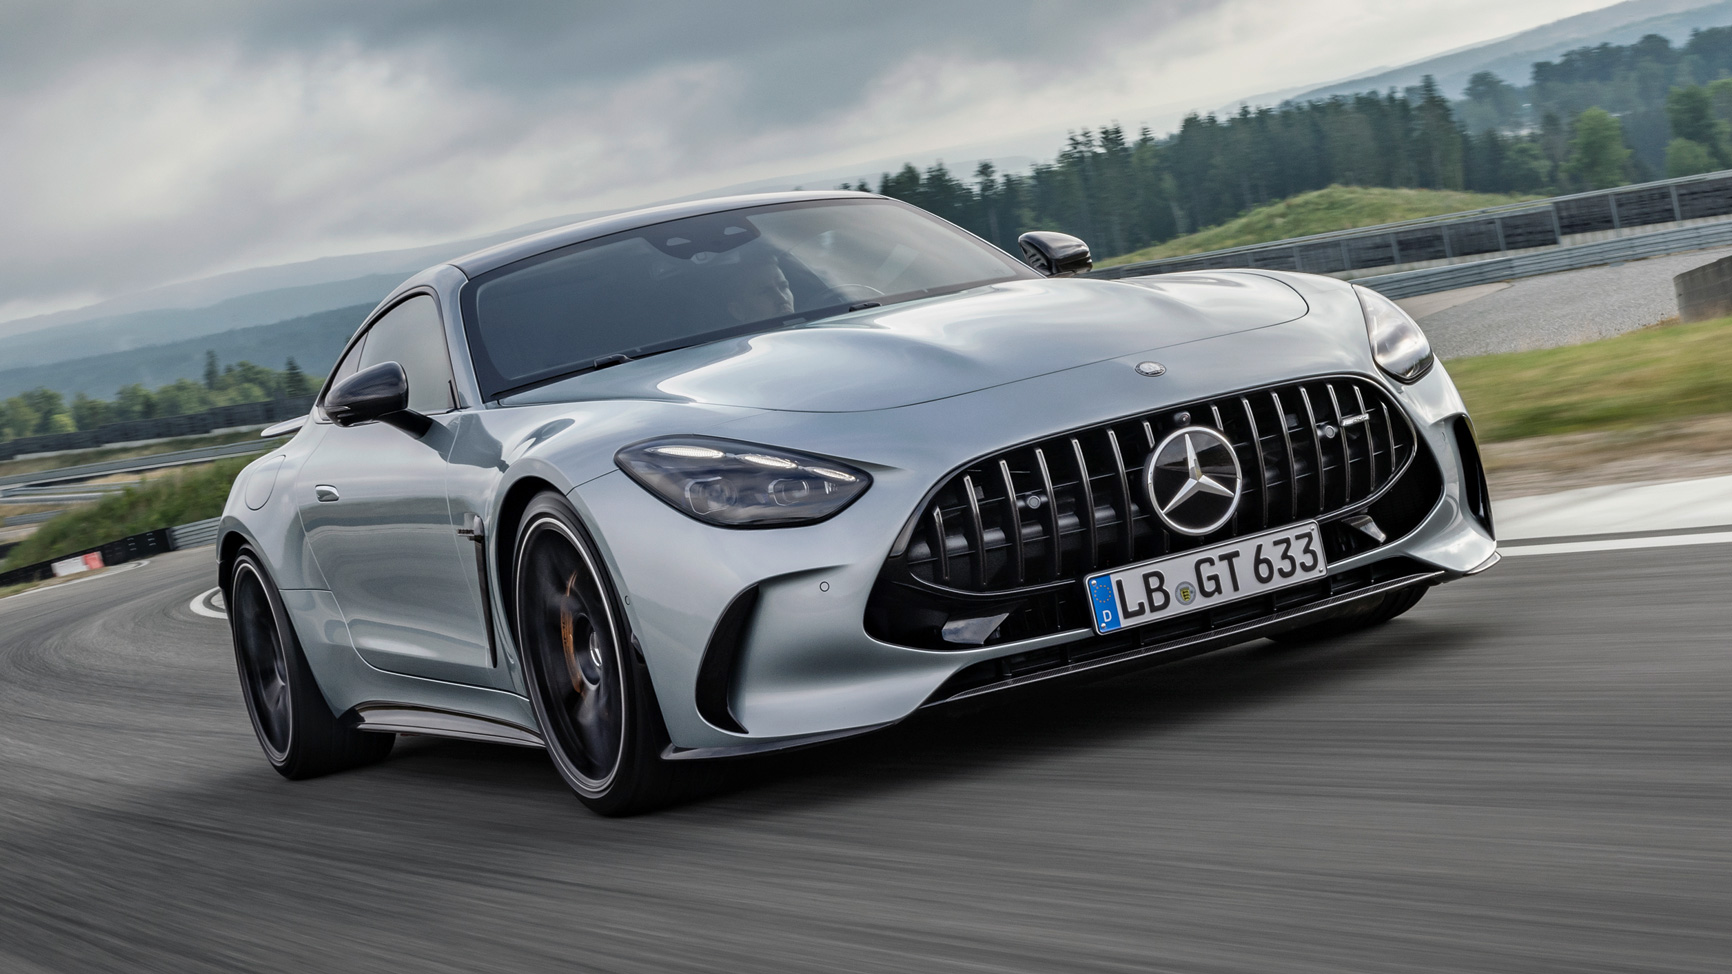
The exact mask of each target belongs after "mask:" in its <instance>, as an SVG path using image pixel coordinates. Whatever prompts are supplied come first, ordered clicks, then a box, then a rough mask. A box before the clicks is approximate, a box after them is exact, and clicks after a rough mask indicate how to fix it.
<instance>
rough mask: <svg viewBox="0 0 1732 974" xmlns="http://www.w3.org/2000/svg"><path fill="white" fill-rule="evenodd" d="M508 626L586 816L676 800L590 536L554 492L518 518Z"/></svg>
mask: <svg viewBox="0 0 1732 974" xmlns="http://www.w3.org/2000/svg"><path fill="white" fill-rule="evenodd" d="M512 564H513V571H512V576H511V577H512V585H513V588H514V590H515V597H514V599H513V602H514V607H513V608H514V612H513V626H514V630H515V635H516V640H517V648H518V655H519V657H520V658H521V660H522V664H523V672H524V682H525V683H526V684H527V687H528V690H529V699H530V702H531V703H532V705H533V706H534V708H535V717H536V720H537V721H538V722H539V723H540V724H541V733H542V738H543V739H544V740H545V741H546V743H547V753H548V756H549V757H550V758H551V759H552V760H553V765H554V767H555V768H556V769H558V771H559V775H560V777H561V778H563V779H565V783H566V784H567V785H569V786H571V790H572V791H574V792H576V793H577V797H578V798H579V800H581V801H582V802H583V803H584V804H585V805H587V806H588V807H589V808H590V810H591V811H594V812H597V813H599V814H601V815H609V816H621V815H633V814H637V813H639V812H645V811H649V810H651V809H653V808H656V807H659V806H661V805H663V804H666V803H667V802H668V801H670V800H672V798H673V793H674V784H675V776H676V769H674V768H673V767H671V766H670V765H669V763H668V762H667V761H665V760H663V759H662V756H661V754H662V749H663V748H665V747H666V746H667V743H668V735H667V728H666V725H665V724H664V723H663V722H662V716H661V709H660V708H659V707H658V706H657V705H656V698H655V691H654V688H653V687H652V686H651V685H650V678H649V670H648V668H647V667H645V665H644V662H643V660H642V659H641V658H640V657H639V654H638V653H637V651H635V649H634V648H633V643H632V639H631V631H630V625H629V623H628V622H627V621H626V617H625V613H624V611H622V607H621V602H620V599H619V594H618V592H617V591H616V590H615V588H614V585H613V580H612V579H611V578H610V577H609V575H608V572H607V568H606V565H605V564H604V563H603V562H602V560H601V557H600V554H599V553H598V552H597V550H596V547H595V544H594V542H593V541H591V540H590V536H589V532H587V531H586V530H584V528H583V525H582V524H580V523H579V522H578V519H577V516H576V514H574V513H573V512H572V510H571V507H570V506H569V505H568V504H566V502H565V499H564V498H563V497H560V496H559V495H558V494H555V493H552V492H547V493H543V494H541V495H539V496H537V497H536V498H534V499H533V500H531V501H530V503H529V506H528V507H527V508H525V510H524V512H523V520H522V527H521V528H520V529H519V532H518V537H517V545H516V550H515V555H514V557H513V559H512Z"/></svg>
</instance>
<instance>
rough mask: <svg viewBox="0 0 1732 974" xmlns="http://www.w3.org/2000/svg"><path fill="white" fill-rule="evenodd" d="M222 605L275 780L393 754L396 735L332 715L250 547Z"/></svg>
mask: <svg viewBox="0 0 1732 974" xmlns="http://www.w3.org/2000/svg"><path fill="white" fill-rule="evenodd" d="M227 599H228V616H229V632H230V634H231V635H232V636H233V637H234V644H235V663H236V664H237V666H238V667H239V669H240V677H241V693H242V695H243V696H244V697H245V698H246V702H247V713H248V715H249V716H251V717H252V721H253V730H254V732H256V733H257V734H258V738H259V746H260V747H262V748H264V752H265V758H266V760H268V761H270V763H271V767H273V768H275V769H277V773H278V774H280V775H282V776H283V777H285V778H292V779H299V778H314V777H317V776H319V775H322V774H330V773H331V772H333V771H341V770H343V769H345V768H353V767H356V766H359V765H363V764H371V763H373V762H374V761H378V760H380V759H382V758H384V757H385V755H387V754H389V753H391V745H392V744H393V743H394V742H395V741H396V737H395V735H392V734H374V733H368V732H364V731H358V730H355V729H354V728H352V727H349V726H347V725H345V724H344V723H343V722H342V721H340V720H339V719H338V718H337V717H336V716H335V715H334V714H332V713H331V708H330V707H329V706H328V705H327V704H326V703H325V697H324V694H323V693H322V692H321V691H320V690H319V684H318V682H317V681H316V680H315V679H314V678H313V671H312V668H311V667H309V666H308V665H307V658H306V656H305V655H304V654H303V653H302V652H301V643H300V640H299V639H297V638H296V637H295V628H294V625H293V624H292V623H291V622H290V621H289V614H288V612H287V611H286V610H285V609H284V608H283V600H282V596H281V595H279V594H278V593H277V587H276V584H275V583H274V582H272V581H271V577H270V574H269V573H268V572H266V571H265V567H264V564H263V563H262V562H261V561H260V559H259V557H258V555H257V554H256V553H255V552H254V551H253V550H252V549H250V548H243V549H242V550H241V552H240V554H239V555H238V556H237V557H236V558H235V562H234V567H233V568H232V569H231V571H230V573H229V587H228V596H227Z"/></svg>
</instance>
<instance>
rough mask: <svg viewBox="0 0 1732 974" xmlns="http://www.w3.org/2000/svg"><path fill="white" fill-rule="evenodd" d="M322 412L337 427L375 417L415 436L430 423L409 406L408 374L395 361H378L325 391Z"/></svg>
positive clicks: (371, 420) (372, 419)
mask: <svg viewBox="0 0 1732 974" xmlns="http://www.w3.org/2000/svg"><path fill="white" fill-rule="evenodd" d="M325 412H326V414H327V415H329V416H330V417H331V422H333V423H336V424H337V425H338V426H356V425H359V424H361V423H371V422H373V421H375V420H377V421H379V422H384V423H389V424H391V425H392V426H395V427H398V428H399V429H402V430H403V431H405V432H407V433H412V434H414V435H415V436H420V435H422V434H423V433H426V432H427V430H428V428H429V427H431V426H432V425H433V421H432V420H430V419H428V418H427V417H425V416H423V415H421V414H420V413H417V412H415V411H413V410H411V409H410V408H409V376H408V375H406V374H404V372H403V367H402V366H401V365H398V364H397V363H396V362H380V363H379V364H378V365H372V366H368V367H367V368H364V369H362V370H361V371H359V372H356V373H355V374H354V375H351V376H349V377H347V378H345V379H342V380H340V381H338V383H337V384H336V385H334V386H332V387H331V391H330V392H328V393H326V394H325Z"/></svg>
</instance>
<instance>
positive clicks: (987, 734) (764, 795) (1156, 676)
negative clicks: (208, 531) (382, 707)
mask: <svg viewBox="0 0 1732 974" xmlns="http://www.w3.org/2000/svg"><path fill="white" fill-rule="evenodd" d="M1482 635H1483V634H1482V633H1480V632H1478V631H1477V630H1476V628H1475V627H1473V626H1472V625H1471V624H1469V625H1463V624H1461V623H1460V622H1459V620H1451V621H1450V622H1448V623H1443V622H1441V621H1435V622H1434V621H1428V620H1425V619H1423V618H1413V617H1409V618H1406V619H1402V620H1399V621H1397V622H1395V623H1391V624H1389V625H1387V626H1384V627H1382V628H1380V629H1377V630H1374V631H1372V632H1367V633H1362V634H1358V635H1356V636H1352V637H1347V638H1342V639H1335V640H1328V641H1322V642H1317V643H1310V644H1305V645H1284V644H1279V643H1273V642H1269V641H1266V640H1258V641H1256V642H1253V643H1248V644H1245V645H1242V646H1238V647H1233V648H1230V649H1225V650H1221V651H1218V652H1215V653H1210V654H1207V655H1204V656H1199V657H1193V658H1191V659H1187V660H1183V661H1180V662H1176V663H1172V664H1169V665H1166V666H1157V667H1152V668H1148V669H1143V670H1138V671H1133V672H1128V673H1123V672H1121V673H1118V674H1108V675H1105V676H1102V677H1099V678H1094V679H1070V680H1057V681H1053V682H1051V683H1049V684H1037V685H1034V686H1030V687H1027V688H1024V689H1021V690H1017V691H1011V692H1006V693H1002V694H995V695H992V696H988V697H984V698H981V699H980V700H979V701H977V702H970V703H962V704H954V705H949V706H946V707H940V708H934V709H933V710H931V711H922V712H919V713H917V714H916V715H915V716H913V717H912V718H910V719H909V720H907V721H904V722H903V723H902V724H899V725H897V726H895V727H890V728H887V729H885V730H882V731H877V732H874V733H871V734H867V735H863V736H861V737H858V738H853V739H849V740H844V741H839V742H835V743H830V744H825V745H820V746H817V747H813V748H808V749H804V750H799V751H794V752H787V753H782V754H775V755H766V756H761V757H754V758H742V759H733V760H725V761H720V762H713V763H712V767H711V768H710V770H709V772H708V773H702V774H700V775H698V776H697V778H698V780H697V781H695V782H694V783H693V784H692V785H691V786H690V787H689V788H688V789H687V794H686V795H685V796H684V797H683V798H682V800H681V801H680V802H679V803H677V804H678V805H685V806H694V805H695V806H697V807H698V808H702V807H705V806H708V807H710V808H712V809H715V810H721V809H724V808H725V809H727V810H729V811H730V812H739V813H746V814H751V809H752V808H753V807H754V806H759V805H763V804H765V803H769V804H770V805H773V806H774V807H778V808H781V807H787V805H788V804H789V803H797V804H809V803H822V802H828V801H835V800H849V799H851V798H853V797H857V796H860V795H863V794H865V795H870V794H872V793H874V792H880V791H884V790H891V789H903V788H910V787H918V786H920V785H922V784H923V783H927V782H934V781H950V780H955V779H956V778H957V777H958V776H965V775H971V774H989V773H992V772H993V771H994V770H995V769H999V768H1003V767H1005V766H1007V765H1014V764H1017V763H1019V762H1025V761H1031V760H1045V759H1049V758H1051V757H1054V756H1062V755H1063V754H1064V753H1065V752H1066V751H1067V750H1077V751H1082V750H1087V749H1091V748H1096V747H1101V746H1105V745H1110V744H1111V743H1112V742H1113V741H1115V740H1118V739H1122V738H1125V737H1129V736H1146V735H1149V734H1151V733H1154V734H1161V733H1165V732H1169V731H1174V730H1177V729H1179V728H1182V727H1184V726H1187V725H1189V724H1192V723H1195V722H1198V721H1206V720H1213V719H1217V718H1220V717H1223V716H1226V715H1229V714H1232V713H1238V712H1243V711H1245V710H1247V709H1252V708H1257V707H1261V706H1265V705H1268V704H1270V703H1271V702H1274V701H1277V700H1282V699H1286V698H1291V697H1298V696H1303V695H1306V694H1310V693H1315V692H1318V691H1320V690H1322V689H1324V688H1325V687H1327V686H1329V685H1331V684H1334V683H1338V682H1341V681H1346V680H1352V679H1356V678H1359V677H1363V676H1366V675H1369V674H1371V673H1374V672H1379V671H1385V670H1389V669H1392V668H1399V667H1413V666H1423V665H1425V664H1427V663H1428V662H1431V661H1435V660H1437V659H1438V658H1439V657H1440V655H1443V654H1450V653H1454V652H1457V651H1460V650H1463V649H1466V648H1468V647H1469V646H1471V645H1472V644H1473V643H1474V642H1476V641H1478V640H1479V639H1480V637H1481V636H1482ZM384 768H391V769H392V770H393V772H394V773H397V774H405V775H409V776H412V777H414V778H416V779H420V780H426V781H428V782H429V783H432V782H434V781H444V782H446V783H447V785H449V784H450V783H452V782H455V781H463V782H464V788H465V790H468V789H469V788H470V787H471V786H474V787H477V788H481V789H496V790H498V792H499V795H500V798H501V799H502V800H503V799H505V798H506V797H507V796H508V795H509V794H511V793H512V792H519V793H529V792H533V793H543V792H544V791H545V790H546V789H548V788H553V789H555V790H559V791H563V785H561V784H560V782H559V781H558V778H557V777H556V776H555V775H554V773H553V771H552V768H551V766H550V765H549V764H548V762H547V759H546V757H545V755H543V754H542V753H541V752H539V751H534V750H528V749H520V748H509V747H500V746H493V745H483V744H469V743H465V742H459V741H442V740H437V739H432V738H406V739H402V740H401V741H400V742H399V744H398V747H397V750H396V751H395V752H394V753H393V755H392V757H391V758H390V759H389V761H388V762H387V764H386V765H385V766H384ZM384 768H381V769H380V770H381V771H383V770H384Z"/></svg>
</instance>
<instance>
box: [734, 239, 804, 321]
mask: <svg viewBox="0 0 1732 974" xmlns="http://www.w3.org/2000/svg"><path fill="white" fill-rule="evenodd" d="M730 283H732V284H733V285H734V296H733V297H732V298H730V299H729V300H728V314H729V315H731V316H732V317H733V319H734V320H735V321H737V322H739V323H741V324H746V323H747V322H752V321H764V320H767V319H770V318H780V317H782V316H783V315H789V314H793V313H794V291H793V289H792V288H790V287H789V286H788V277H787V275H786V274H783V273H782V267H781V265H780V264H777V263H776V258H774V257H771V256H764V257H762V258H758V259H753V260H747V261H743V262H742V263H741V265H740V267H739V268H738V270H736V271H735V272H734V273H733V274H732V275H730Z"/></svg>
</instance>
